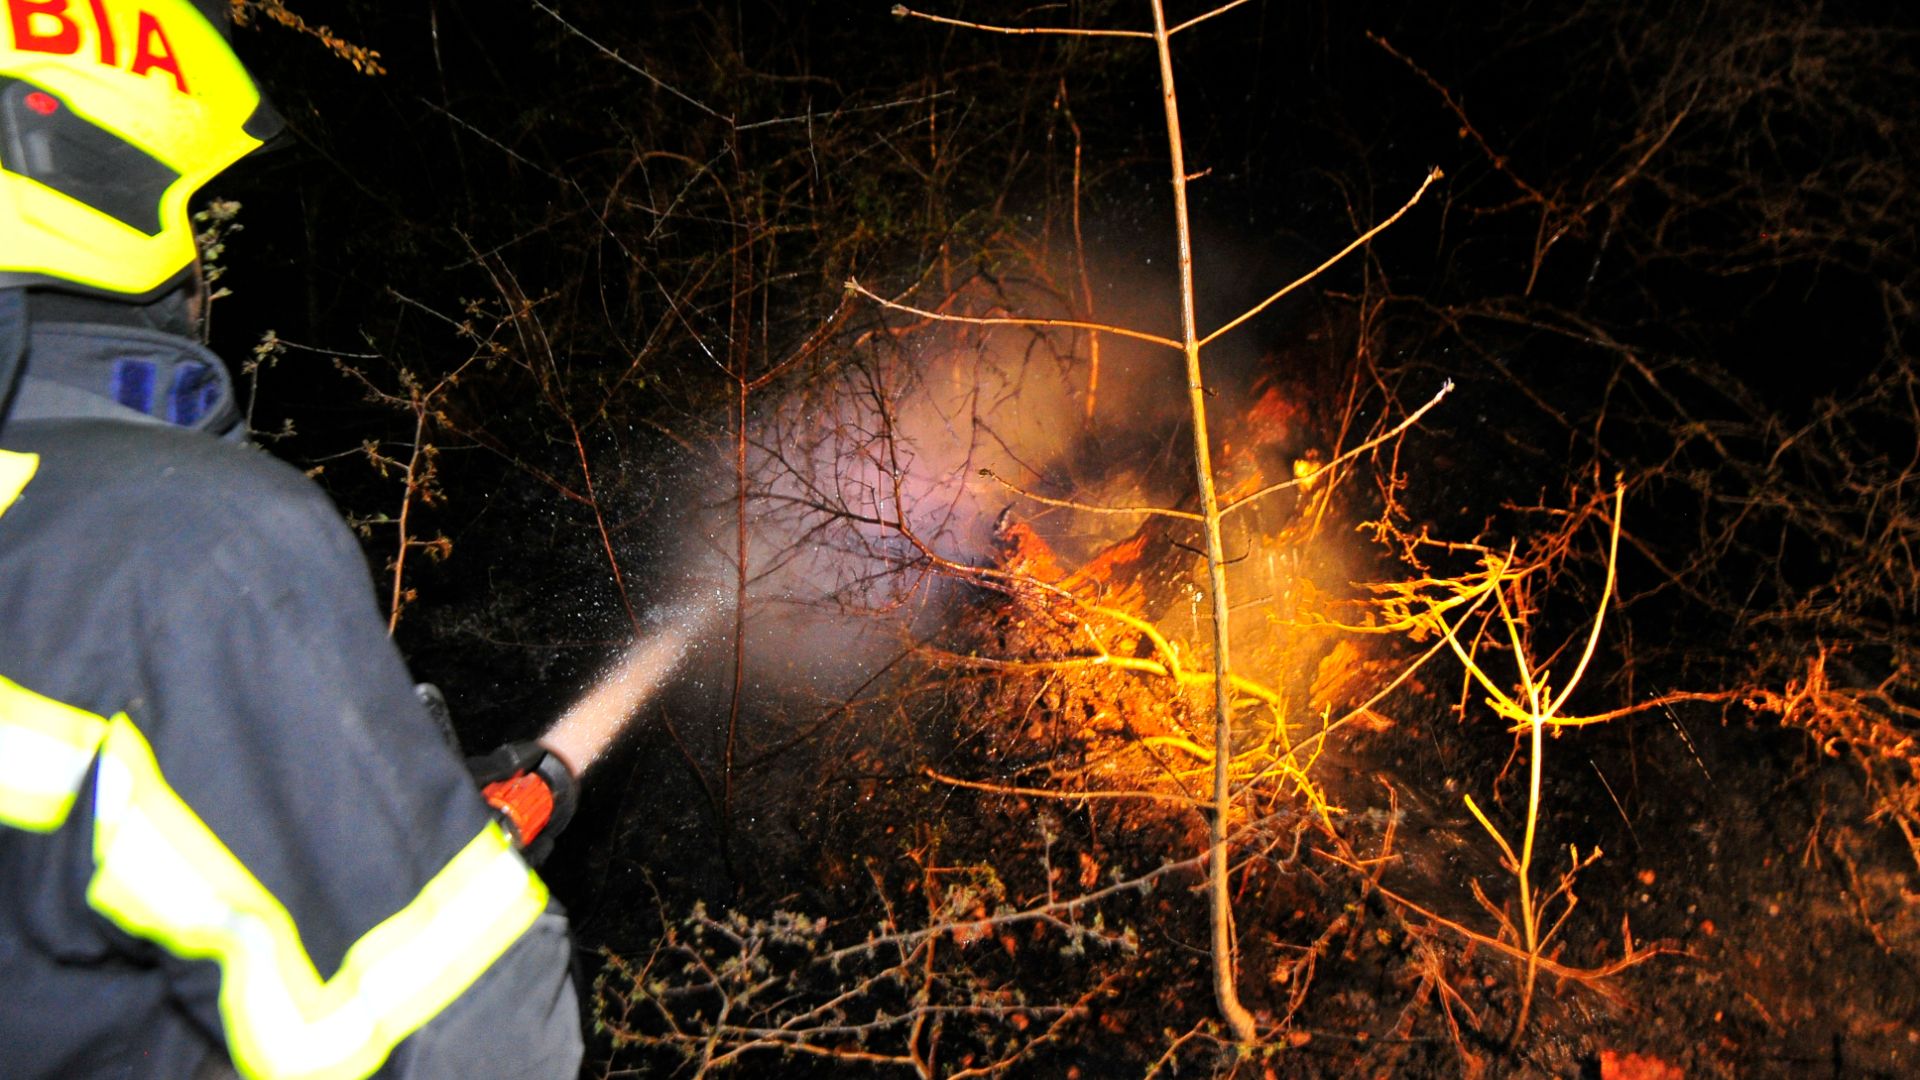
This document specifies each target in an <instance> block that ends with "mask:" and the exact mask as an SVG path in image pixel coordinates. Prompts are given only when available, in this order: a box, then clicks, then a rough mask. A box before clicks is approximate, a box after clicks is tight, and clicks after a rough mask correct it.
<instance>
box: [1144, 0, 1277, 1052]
mask: <svg viewBox="0 0 1920 1080" xmlns="http://www.w3.org/2000/svg"><path fill="white" fill-rule="evenodd" d="M1152 3H1153V43H1154V47H1155V48H1156V49H1157V50H1158V51H1159V54H1160V91H1161V99H1162V101H1163V102H1164V103H1165V105H1166V112H1167V147H1168V149H1169V151H1170V152H1171V154H1172V157H1173V214H1174V222H1175V226H1176V228H1177V229H1178V231H1179V236H1180V332H1181V343H1182V348H1183V349H1184V351H1185V353H1186V357H1187V401H1188V404H1189V406H1190V407H1191V409H1192V410H1193V469H1194V476H1195V479H1196V481H1197V482H1198V484H1199V486H1200V507H1201V516H1202V517H1203V518H1204V519H1205V520H1204V521H1203V523H1202V524H1203V527H1204V529H1205V532H1206V538H1207V586H1208V591H1209V593H1210V594H1211V598H1212V601H1213V670H1214V684H1213V685H1214V689H1213V695H1214V703H1213V805H1212V813H1211V820H1210V822H1209V826H1210V827H1209V836H1208V851H1207V894H1208V901H1209V903H1208V911H1209V914H1210V922H1211V924H1212V947H1213V996H1214V1000H1215V1002H1216V1003H1217V1004H1218V1006H1219V1008H1220V1017H1221V1019H1223V1020H1225V1021H1226V1024H1227V1027H1228V1029H1229V1030H1230V1031H1231V1032H1232V1033H1233V1037H1234V1039H1235V1041H1237V1042H1243V1043H1247V1042H1252V1041H1254V1039H1255V1037H1256V1036H1255V1032H1254V1025H1253V1014H1251V1013H1249V1012H1248V1011H1247V1008H1246V1006H1244V1005H1242V1004H1240V991H1239V989H1238V987H1237V986H1236V985H1235V983H1234V969H1235V964H1234V942H1233V936H1234V934H1233V907H1232V898H1231V896H1230V894H1229V892H1228V889H1227V867H1228V863H1229V860H1228V858H1227V854H1228V852H1227V826H1228V817H1229V811H1230V810H1231V809H1232V799H1233V792H1232V786H1231V780H1232V775H1231V773H1232V763H1233V687H1232V684H1231V681H1230V679H1231V675H1230V673H1229V671H1228V664H1229V658H1230V656H1231V653H1230V652H1229V651H1228V647H1227V571H1226V550H1225V548H1224V547H1223V546H1222V544H1221V542H1220V499H1219V496H1218V495H1217V493H1216V492H1215V491H1214V487H1213V455H1212V452H1211V450H1210V448H1209V447H1208V444H1207V402H1206V383H1205V381H1204V380H1203V378H1202V376H1201V371H1200V332H1199V328H1198V327H1197V326H1196V325H1195V323H1194V310H1193V237H1192V233H1191V231H1190V230H1189V229H1188V227H1187V161H1186V153H1185V150H1184V147H1183V146H1182V143H1181V140H1180V103H1179V99H1178V98H1177V97H1176V96H1175V94H1174V88H1173V54H1172V52H1171V50H1169V48H1168V45H1167V16H1166V11H1165V9H1164V8H1163V6H1162V3H1161V0H1152Z"/></svg>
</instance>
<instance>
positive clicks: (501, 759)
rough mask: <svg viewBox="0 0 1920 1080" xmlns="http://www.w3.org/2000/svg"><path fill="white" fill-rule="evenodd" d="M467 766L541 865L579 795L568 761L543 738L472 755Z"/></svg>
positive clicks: (511, 833) (531, 859) (519, 843)
mask: <svg viewBox="0 0 1920 1080" xmlns="http://www.w3.org/2000/svg"><path fill="white" fill-rule="evenodd" d="M467 771H468V772H470V773H472V774H473V779H474V782H475V783H477V784H479V785H480V794H481V796H482V797H483V798H485V799H486V800H487V805H489V806H491V807H493V812H494V816H495V818H497V819H498V820H499V821H500V824H501V827H502V828H504V829H506V831H507V836H508V837H510V838H511V839H512V840H513V844H514V846H515V847H517V848H519V849H520V854H521V855H522V856H524V857H525V858H526V860H527V862H528V863H530V864H532V865H534V866H538V865H540V864H541V863H542V862H544V861H546V858H547V855H548V853H549V852H551V851H552V850H553V841H554V838H555V837H557V836H559V835H560V832H561V830H563V829H565V828H566V827H567V822H569V821H571V820H572V819H573V809H574V806H575V804H576V803H578V802H579V798H580V791H579V787H578V785H576V784H575V783H574V779H573V773H572V772H571V771H570V770H569V769H568V768H567V765H566V762H564V761H561V760H560V759H559V758H558V757H555V756H554V755H553V754H552V753H549V752H548V750H547V748H546V747H544V746H541V745H540V744H539V743H536V742H530V741H529V742H516V743H508V744H506V745H505V746H502V747H500V748H499V749H498V750H495V751H494V752H493V753H491V754H488V755H486V756H484V757H471V758H468V759H467ZM542 788H544V792H545V793H544V797H543V796H542V793H541V790H540V789H542Z"/></svg>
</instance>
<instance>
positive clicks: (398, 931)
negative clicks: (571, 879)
mask: <svg viewBox="0 0 1920 1080" xmlns="http://www.w3.org/2000/svg"><path fill="white" fill-rule="evenodd" d="M97 785H98V787H97V790H98V801H97V803H96V806H95V814H96V824H95V834H94V859H95V862H96V864H97V869H96V871H95V874H94V878H93V881H92V883H91V885H90V886H89V888H88V891H87V898H88V901H89V902H90V903H91V904H92V905H93V907H94V908H95V909H96V910H98V911H100V912H101V913H102V914H104V915H106V916H107V917H108V918H111V919H112V920H114V922H115V923H117V924H119V925H120V926H121V927H122V928H123V929H125V930H126V931H127V932H129V933H131V934H135V935H137V936H140V937H144V938H148V939H150V940H153V941H156V942H158V943H160V944H162V945H164V946H165V947H166V948H167V949H168V950H170V951H172V952H173V953H175V954H176V955H179V956H184V957H189V958H196V959H200V958H204V959H209V960H213V961H216V962H217V963H219V964H220V967H221V975H222V978H221V984H220V1014H221V1018H222V1020H223V1021H224V1023H225V1026H226V1035H227V1045H228V1050H229V1052H230V1053H231V1055H232V1057H233V1062H234V1064H235V1066H237V1067H238V1068H239V1069H240V1070H241V1071H242V1072H243V1073H245V1074H246V1075H248V1076H255V1077H300V1078H309V1077H310V1078H327V1080H331V1078H335V1077H361V1076H364V1075H366V1074H367V1073H370V1072H372V1071H373V1070H374V1069H376V1068H378V1067H379V1066H380V1064H381V1063H382V1062H383V1061H385V1060H386V1057H387V1055H388V1054H389V1053H391V1052H392V1050H393V1048H394V1047H395V1046H396V1045H398V1044H399V1042H400V1041H401V1040H402V1039H404V1038H406V1037H407V1036H408V1035H410V1034H412V1033H413V1031H415V1030H416V1029H418V1028H419V1027H420V1026H421V1025H422V1024H424V1023H426V1022H427V1021H428V1020H429V1019H431V1018H432V1017H433V1016H434V1015H435V1014H437V1013H438V1012H439V1011H440V1010H441V1009H443V1008H445V1007H446V1006H447V1005H448V1004H449V1003H450V1002H452V1001H453V999H454V998H456V997H458V996H459V995H460V994H461V993H462V992H463V991H465V990H466V988H467V987H468V986H470V985H472V983H473V981H474V980H475V979H477V978H479V976H480V974H481V973H482V972H484V971H485V970H486V969H487V968H488V967H489V966H491V965H492V964H493V962H494V961H495V960H497V959H499V957H500V955H501V954H502V953H504V952H505V951H506V950H507V948H508V946H510V945H511V944H512V943H513V942H514V941H515V940H517V939H518V938H519V937H520V935H521V934H522V933H524V932H525V931H526V929H527V927H529V926H531V925H532V924H533V921H534V919H535V918H537V917H538V916H539V914H540V912H541V911H542V910H544V909H545V907H546V904H547V889H546V885H545V884H544V883H542V882H541V881H540V879H539V877H537V876H536V875H535V874H534V873H533V872H532V871H531V870H529V869H528V868H527V865H526V863H525V862H523V861H522V860H521V859H520V857H519V855H518V854H517V853H515V852H514V850H513V847H512V845H511V844H510V843H509V842H508V840H507V838H506V836H505V835H504V834H503V833H502V832H501V831H500V829H499V827H498V826H497V825H494V824H491V823H489V824H488V825H487V827H486V829H484V830H483V831H482V832H481V833H480V834H479V835H478V836H476V837H475V838H474V839H473V840H472V841H471V842H470V843H469V844H468V845H467V847H466V848H465V849H464V850H463V851H461V852H460V853H459V854H458V855H456V856H455V857H454V858H453V859H452V860H451V861H449V862H448V863H447V865H446V866H445V867H444V868H443V869H442V870H441V871H440V873H439V874H437V875H436V876H435V877H434V879H433V880H432V881H430V882H428V884H427V886H426V887H425V888H424V889H422V890H421V891H420V894H419V895H418V896H417V897H415V898H414V900H413V901H412V902H411V903H409V904H408V905H407V906H406V907H405V908H403V909H401V910H400V911H399V912H397V913H396V914H394V915H393V916H392V917H390V918H388V919H387V920H386V921H385V922H382V923H381V924H380V925H379V926H376V927H374V928H373V929H372V930H371V931H369V932H368V933H367V934H366V936H364V937H362V938H361V939H360V940H359V941H358V942H357V943H355V944H354V946H353V947H352V948H351V949H349V950H348V951H347V955H346V957H345V959H344V960H343V962H342V963H341V966H340V970H339V971H337V972H336V973H335V974H334V976H333V978H331V979H327V980H322V979H321V978H320V976H319V974H318V972H317V971H315V969H314V966H313V962H312V960H311V959H310V958H309V957H308V956H307V953H306V950H305V948H304V947H303V946H302V944H301V942H300V936H299V931H298V929H297V928H296V927H295V926H294V923H293V919H292V917H291V916H290V915H288V913H287V911H286V909H285V908H284V907H283V906H282V905H281V904H280V902H279V901H278V900H277V899H275V898H274V896H273V894H272V893H270V892H268V891H267V889H266V887H265V886H263V885H261V884H260V882H259V881H258V880H257V879H255V878H254V877H253V875H252V874H250V873H248V871H247V869H246V868H245V867H244V866H242V865H241V863H240V861H239V860H238V859H237V858H235V857H234V855H233V853H232V852H230V851H228V850H227V848H226V846H225V845H224V844H222V843H221V842H220V840H219V838H218V837H216V836H215V835H214V834H213V832H212V830H210V829H208V828H207V826H206V824H205V823H204V822H202V821H201V820H200V818H199V816H198V815H196V814H195V813H194V812H193V810H192V809H191V808H190V807H188V806H187V805H186V803H185V802H183V801H182V800H181V799H180V797H179V795H178V794H177V793H175V792H174V791H173V789H172V788H171V787H170V786H168V784H167V782H166V779H165V778H164V777H163V776H161V774H160V770H159V766H158V764H157V763H156V762H155V761H154V757H153V750H152V747H150V746H149V745H148V743H147V741H146V739H145V737H144V736H142V735H141V734H140V731H139V730H138V729H137V728H135V727H134V726H133V724H132V723H131V722H130V721H128V720H127V719H126V718H125V717H124V716H117V717H115V718H114V719H113V721H112V722H111V723H110V725H109V729H108V733H107V738H106V743H105V747H104V750H103V752H102V754H101V759H100V774H99V780H98V782H97Z"/></svg>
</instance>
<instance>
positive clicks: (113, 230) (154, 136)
mask: <svg viewBox="0 0 1920 1080" xmlns="http://www.w3.org/2000/svg"><path fill="white" fill-rule="evenodd" d="M230 15H231V8H230V7H229V4H228V2H227V0H0V288H16V287H23V286H52V287H56V288H64V289H68V290H77V291H82V292H89V293H96V294H106V295H109V296H120V297H133V298H144V297H148V296H151V295H153V294H156V293H158V292H160V291H162V290H164V289H166V288H168V287H170V286H171V285H173V284H174V283H175V282H177V281H178V280H179V279H180V277H181V275H182V274H183V273H185V272H186V271H187V269H188V268H189V267H191V266H192V265H193V261H194V258H195V254H196V252H195V249H194V240H193V225H192V222H191V220H190V219H189V217H188V211H187V202H188V200H189V199H191V198H192V197H193V195H194V193H195V192H197V191H198V190H199V189H200V188H201V186H202V185H204V184H205V183H206V182H207V181H209V180H211V179H212V178H213V177H214V176H215V175H216V174H217V173H219V172H220V171H221V170H223V169H225V168H226V167H227V166H229V165H232V164H233V163H234V162H235V161H238V160H239V159H240V158H242V157H244V156H246V155H247V154H248V153H251V152H252V151H253V150H255V149H257V148H258V147H259V146H260V145H261V144H262V143H263V142H264V141H265V140H267V139H268V138H270V137H272V135H274V134H275V133H276V132H277V130H278V128H279V118H278V116H276V115H275V114H274V112H273V110H272V108H271V107H270V106H268V105H267V103H266V101H265V99H264V98H263V97H262V96H261V93H260V90H259V88H258V87H256V86H255V85H254V82H253V79H252V78H251V77H250V76H249V75H248V74H247V71H246V69H245V68H244V67H242V66H241V64H240V59H239V57H237V56H235V55H234V53H233V49H232V48H231V47H230V46H229V45H228V44H227V39H226V35H225V32H224V31H225V29H226V26H227V23H228V20H229V18H230Z"/></svg>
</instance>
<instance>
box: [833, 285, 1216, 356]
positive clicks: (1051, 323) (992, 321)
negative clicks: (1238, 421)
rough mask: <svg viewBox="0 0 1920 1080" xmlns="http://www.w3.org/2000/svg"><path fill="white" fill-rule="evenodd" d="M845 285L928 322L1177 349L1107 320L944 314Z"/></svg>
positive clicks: (1175, 345)
mask: <svg viewBox="0 0 1920 1080" xmlns="http://www.w3.org/2000/svg"><path fill="white" fill-rule="evenodd" d="M846 287H847V290H848V291H849V292H855V293H859V294H860V295H861V296H864V297H866V298H867V299H869V300H872V301H874V302H875V303H877V304H879V305H880V306H881V307H884V308H888V309H891V310H893V311H904V312H906V313H908V314H909V315H918V316H920V317H921V318H923V319H927V320H929V321H931V322H944V323H961V324H963V325H966V326H1047V327H1059V328H1061V329H1067V330H1092V331H1095V332H1098V333H1102V334H1118V335H1120V336H1121V337H1130V338H1133V339H1135V340H1136V341H1146V342H1151V343H1152V344H1155V345H1164V346H1166V347H1167V348H1169V349H1179V348H1181V345H1180V343H1179V342H1177V341H1175V340H1173V339H1172V338H1167V337H1161V336H1160V335H1159V334H1149V333H1147V332H1146V331H1144V330H1129V329H1127V328H1126V327H1124V326H1112V325H1109V324H1107V323H1097V322H1083V321H1081V320H1079V319H1026V318H1017V317H1014V316H1010V315H1009V316H987V315H948V314H945V313H944V312H939V311H928V310H927V309H925V308H917V307H914V306H913V305H912V304H903V303H901V302H899V301H898V300H889V299H887V298H886V297H884V296H881V295H880V294H878V293H876V292H873V291H872V290H870V289H868V288H867V287H866V286H865V285H862V284H860V282H858V281H856V280H854V279H853V278H848V279H847V286H846Z"/></svg>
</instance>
